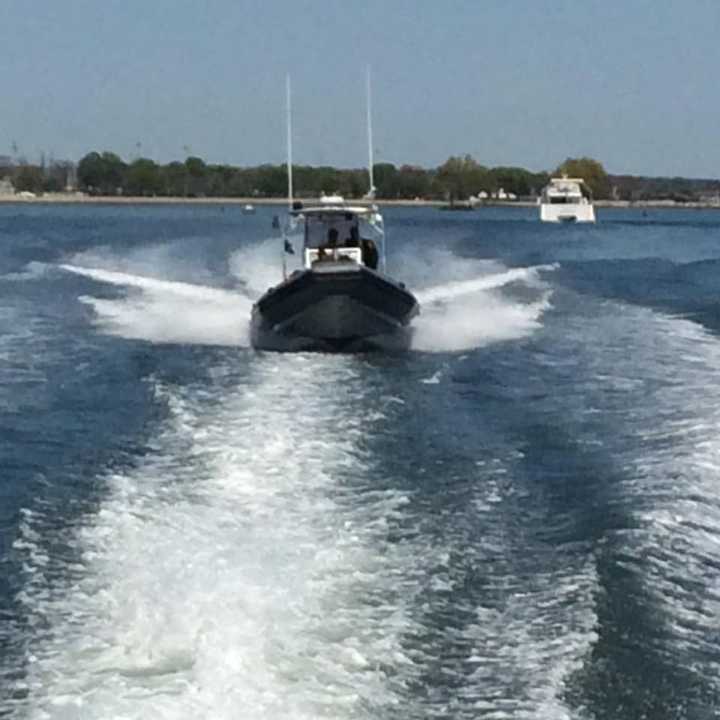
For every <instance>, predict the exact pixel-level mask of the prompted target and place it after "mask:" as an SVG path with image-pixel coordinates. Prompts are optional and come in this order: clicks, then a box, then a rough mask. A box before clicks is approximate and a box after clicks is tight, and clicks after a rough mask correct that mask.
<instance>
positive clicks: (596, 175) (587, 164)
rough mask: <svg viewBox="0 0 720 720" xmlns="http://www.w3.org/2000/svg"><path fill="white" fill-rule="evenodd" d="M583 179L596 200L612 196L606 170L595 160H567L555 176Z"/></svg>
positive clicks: (587, 158)
mask: <svg viewBox="0 0 720 720" xmlns="http://www.w3.org/2000/svg"><path fill="white" fill-rule="evenodd" d="M562 175H567V176H568V177H575V178H582V179H583V180H584V181H585V182H586V184H587V186H588V187H589V188H590V190H591V191H592V194H593V196H594V197H596V198H606V197H608V196H609V195H610V181H609V179H608V175H607V173H606V172H605V168H604V167H603V166H602V164H601V163H599V162H598V161H597V160H593V158H589V157H582V158H567V160H565V162H564V163H562V164H561V165H560V166H559V167H558V168H557V170H555V176H556V177H560V176H562Z"/></svg>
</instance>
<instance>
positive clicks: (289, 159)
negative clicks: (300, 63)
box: [285, 73, 293, 208]
mask: <svg viewBox="0 0 720 720" xmlns="http://www.w3.org/2000/svg"><path fill="white" fill-rule="evenodd" d="M285 90H286V98H285V103H286V112H287V176H288V205H289V207H290V208H292V205H293V177H292V109H291V105H290V99H291V98H290V73H288V74H287V77H286V82H285Z"/></svg>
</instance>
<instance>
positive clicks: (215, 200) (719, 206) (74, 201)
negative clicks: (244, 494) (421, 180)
mask: <svg viewBox="0 0 720 720" xmlns="http://www.w3.org/2000/svg"><path fill="white" fill-rule="evenodd" d="M296 199H297V200H300V201H302V202H312V200H313V198H296ZM347 200H348V202H361V199H358V198H355V199H352V198H347ZM375 202H376V204H377V205H379V206H383V207H435V208H441V207H447V203H446V202H443V201H441V200H387V199H382V200H376V201H375ZM0 204H3V205H9V204H17V205H43V204H45V205H55V204H60V205H270V206H273V205H274V206H278V207H285V206H287V204H288V201H287V199H286V198H253V197H244V198H242V197H194V198H190V197H144V196H126V195H118V196H110V195H108V196H104V195H74V194H64V193H58V194H45V195H39V196H37V197H33V198H28V197H17V196H16V195H1V196H0ZM594 205H595V207H597V208H604V209H633V208H639V209H644V208H656V209H662V208H668V209H675V210H678V209H684V208H685V209H688V210H720V203H717V202H700V201H693V202H675V201H674V200H638V201H630V200H595V201H594ZM484 207H525V208H527V207H537V203H536V202H534V201H531V200H487V201H483V202H481V203H478V204H477V205H476V206H475V207H474V208H464V207H463V208H459V209H458V210H457V212H463V211H466V212H473V211H477V210H481V209H482V208H484Z"/></svg>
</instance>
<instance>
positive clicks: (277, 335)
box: [251, 263, 418, 352]
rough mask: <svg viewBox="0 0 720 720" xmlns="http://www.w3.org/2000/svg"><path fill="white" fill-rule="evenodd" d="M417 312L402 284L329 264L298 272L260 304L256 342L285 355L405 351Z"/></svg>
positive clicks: (345, 265) (255, 318)
mask: <svg viewBox="0 0 720 720" xmlns="http://www.w3.org/2000/svg"><path fill="white" fill-rule="evenodd" d="M417 313H418V304H417V300H416V299H415V297H414V296H413V295H412V293H410V292H408V291H407V290H406V289H405V288H404V287H403V286H402V285H401V284H399V283H396V282H394V281H393V280H391V279H389V278H387V277H385V276H384V275H381V274H380V273H377V272H375V271H373V270H371V269H369V268H366V267H364V266H362V265H358V264H356V263H327V264H325V265H323V266H321V267H318V268H313V269H311V270H302V271H299V272H297V273H294V274H293V275H292V276H290V278H288V279H287V280H286V281H285V282H282V283H280V284H279V285H277V286H275V287H274V288H271V289H270V290H268V292H266V293H265V295H263V296H262V297H261V298H260V300H258V302H257V303H256V304H255V305H254V306H253V312H252V322H251V342H252V345H253V347H255V348H258V349H261V350H275V351H280V352H288V351H290V352H292V351H302V350H316V351H322V352H364V351H369V350H391V351H398V350H404V349H407V348H408V346H409V344H410V340H411V328H410V321H411V320H412V318H413V317H414V316H415V315H416V314H417Z"/></svg>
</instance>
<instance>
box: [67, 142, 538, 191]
mask: <svg viewBox="0 0 720 720" xmlns="http://www.w3.org/2000/svg"><path fill="white" fill-rule="evenodd" d="M547 178H548V175H547V173H533V172H530V171H528V170H525V169H523V168H514V167H499V168H487V167H485V166H483V165H480V164H479V163H478V162H476V161H475V160H474V159H473V158H471V157H470V156H465V157H463V158H460V157H457V158H456V157H451V158H449V159H448V160H447V162H445V163H444V164H443V165H441V166H440V167H438V168H433V169H426V168H422V167H419V166H416V165H401V166H399V167H397V166H395V165H393V164H391V163H378V164H376V165H374V166H373V180H374V183H375V187H376V196H377V197H378V198H383V199H414V198H423V199H458V200H464V199H467V198H468V197H469V196H470V195H472V194H477V193H479V192H481V191H485V192H486V193H488V194H492V193H493V192H497V191H498V190H500V189H501V188H502V189H504V190H505V191H506V192H512V193H514V194H516V195H518V196H529V195H532V194H535V193H537V192H539V191H540V189H541V188H542V186H543V185H544V184H545V183H546V182H547ZM78 183H79V187H80V189H81V190H83V191H85V192H88V193H90V194H93V195H140V196H160V197H163V196H168V197H169V196H173V197H177V196H179V197H267V198H282V197H285V196H286V195H287V168H286V167H285V165H270V164H265V165H259V166H256V167H236V166H232V165H222V164H210V163H205V162H204V161H203V160H202V158H199V157H188V158H187V159H186V160H185V161H184V162H171V163H169V164H167V165H160V164H158V163H155V162H154V161H152V160H149V159H147V158H138V159H137V160H134V161H133V162H131V163H125V162H124V161H123V160H122V158H120V157H119V156H118V155H116V154H115V153H110V152H103V153H99V152H91V153H89V154H87V155H86V156H85V157H84V158H83V159H82V160H81V161H80V163H79V165H78ZM293 185H294V187H295V188H296V190H297V195H298V196H299V197H302V196H308V197H317V196H318V195H319V194H320V193H321V192H325V193H339V194H341V195H343V196H346V197H361V196H362V195H364V194H365V193H366V192H367V191H368V189H369V177H368V171H367V170H366V169H364V168H363V169H339V168H334V167H327V166H321V167H310V166H306V165H293Z"/></svg>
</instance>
